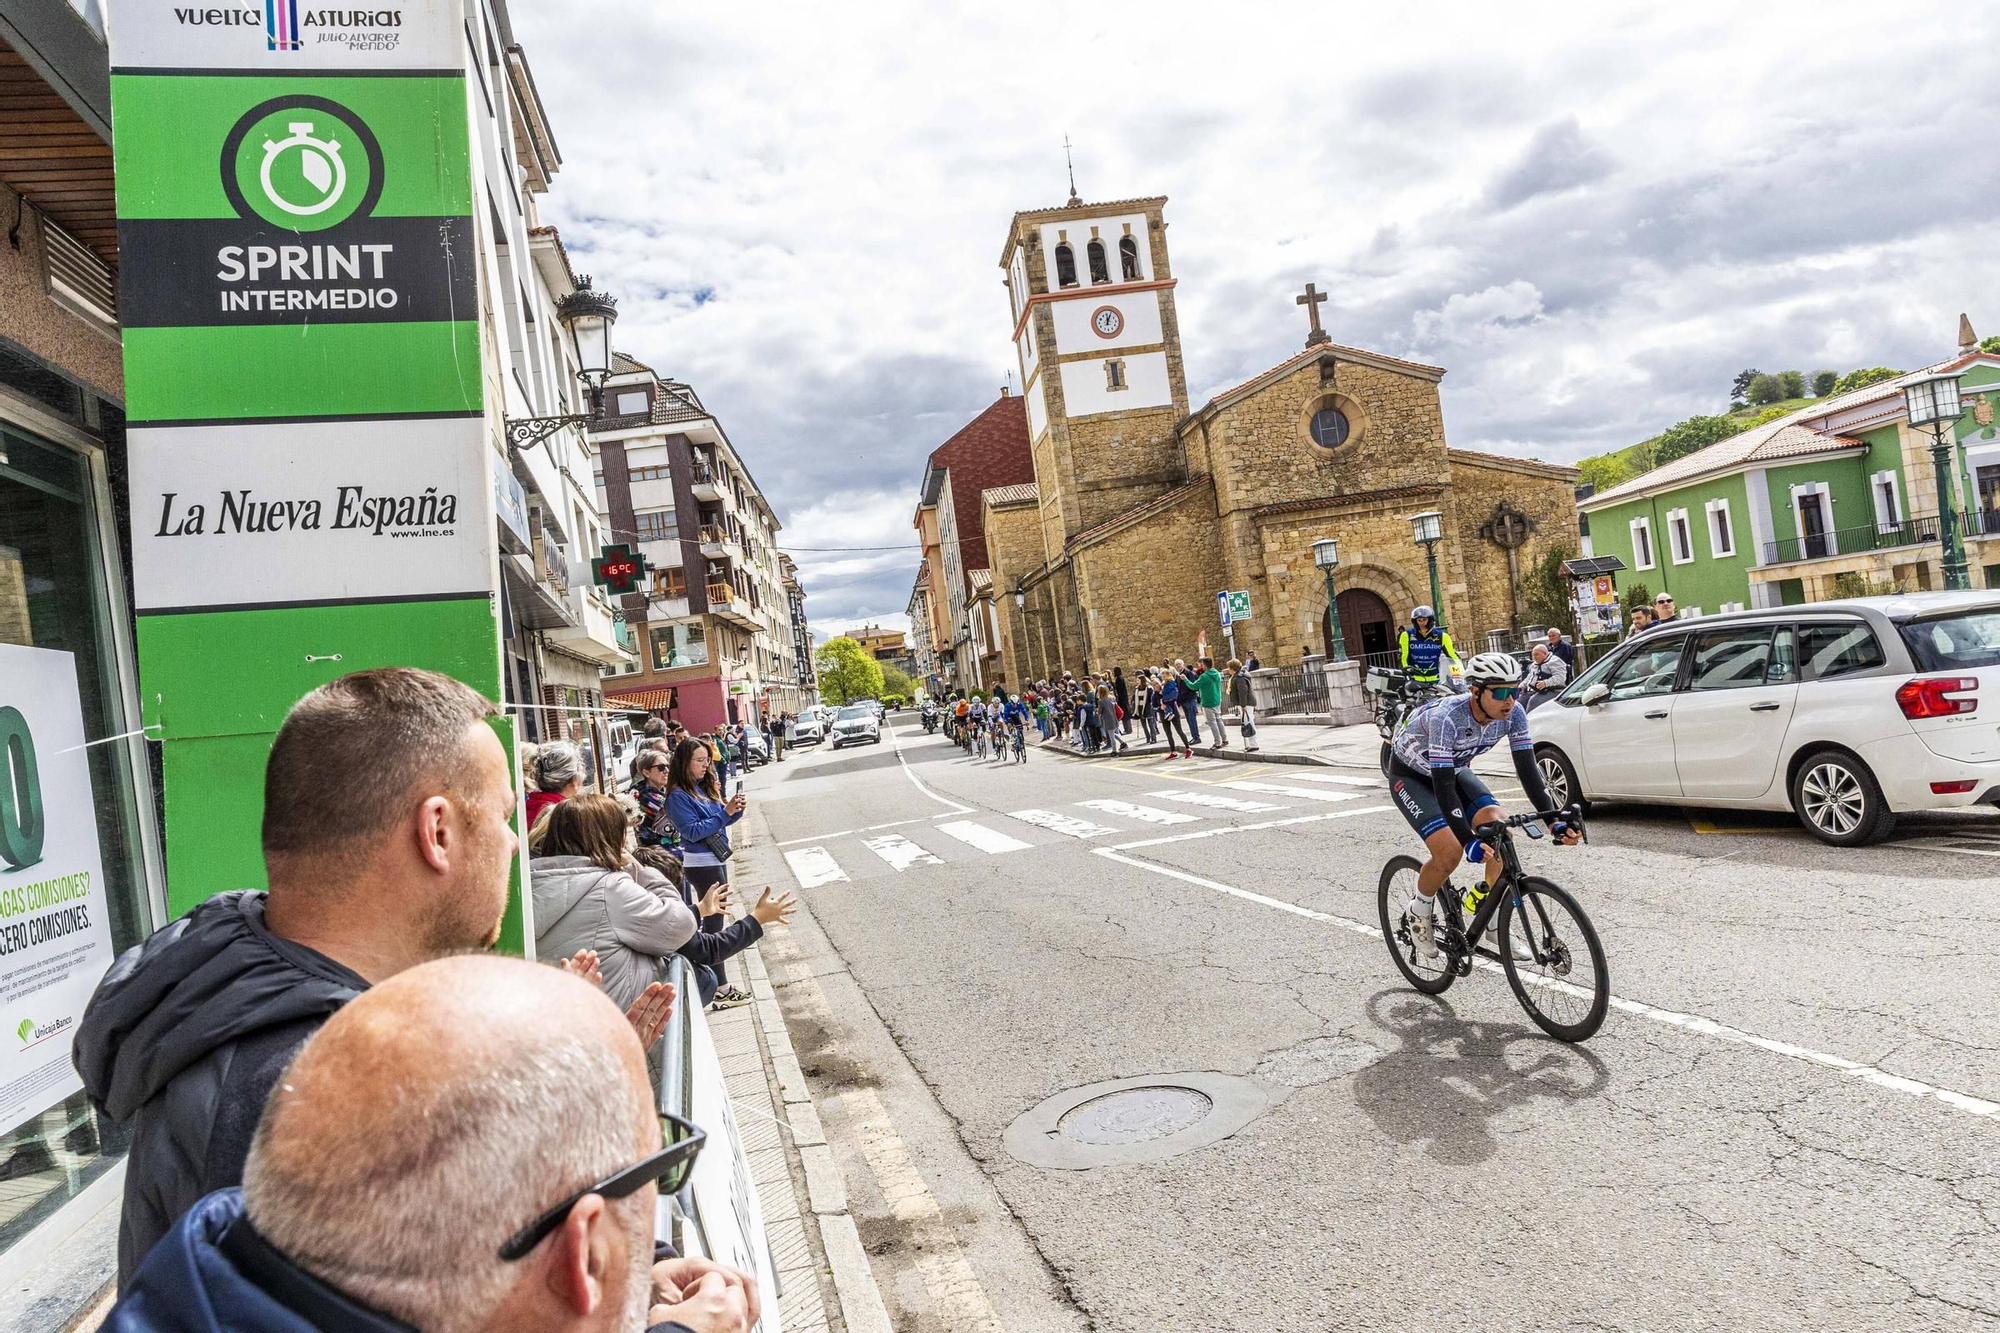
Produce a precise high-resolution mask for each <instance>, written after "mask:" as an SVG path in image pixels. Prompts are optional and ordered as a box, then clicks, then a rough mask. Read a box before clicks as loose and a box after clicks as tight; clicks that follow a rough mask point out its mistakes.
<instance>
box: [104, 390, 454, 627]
mask: <svg viewBox="0 0 2000 1333" xmlns="http://www.w3.org/2000/svg"><path fill="white" fill-rule="evenodd" d="M249 432H268V433H269V435H270V438H269V439H268V440H266V441H263V444H264V445H266V446H268V447H257V446H256V445H254V444H253V445H246V444H245V437H246V433H249ZM464 439H465V423H464V422H463V421H461V420H458V419H455V418H444V419H437V420H422V419H417V420H409V421H380V422H367V423H360V424H357V423H355V422H351V421H313V422H289V423H281V424H270V425H255V426H166V427H155V428H152V429H148V430H147V431H146V432H145V447H144V448H135V449H133V450H132V456H131V479H132V480H131V487H132V489H131V496H132V545H133V548H134V553H133V561H132V572H133V579H134V582H135V584H136V588H135V593H136V597H135V601H136V603H137V607H138V609H139V610H141V611H162V610H192V609H196V608H200V607H210V606H218V605H225V606H257V605H261V604H268V603H272V602H285V603H293V604H296V603H301V602H342V601H371V602H372V601H384V600H393V599H395V598H399V597H445V596H453V595H456V596H461V597H465V596H481V597H483V596H485V595H486V593H487V591H488V590H489V588H490V587H491V575H490V574H489V573H488V572H487V571H488V567H487V560H488V552H489V550H490V549H491V536H490V529H491V528H492V526H493V520H492V517H491V511H492V502H491V501H490V500H488V499H487V496H488V495H489V494H491V491H492V481H491V478H490V477H489V476H488V475H487V473H486V472H485V471H484V468H485V467H486V463H485V460H484V458H483V457H482V456H481V455H480V454H478V453H474V452H472V451H469V450H467V449H465V448H464V447H463V443H464ZM218 570H227V571H229V577H228V578H227V579H219V578H218V577H217V571H218Z"/></svg>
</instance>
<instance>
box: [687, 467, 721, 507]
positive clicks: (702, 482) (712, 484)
mask: <svg viewBox="0 0 2000 1333" xmlns="http://www.w3.org/2000/svg"><path fill="white" fill-rule="evenodd" d="M692 480H693V484H694V494H695V498H696V499H697V500H708V501H712V502H714V503H717V504H720V503H722V502H723V501H725V500H728V499H729V498H730V490H729V479H728V478H727V477H725V476H723V475H722V470H721V469H720V468H718V467H716V466H715V464H713V463H705V462H703V461H702V460H701V459H699V458H697V459H695V462H694V477H693V479H692Z"/></svg>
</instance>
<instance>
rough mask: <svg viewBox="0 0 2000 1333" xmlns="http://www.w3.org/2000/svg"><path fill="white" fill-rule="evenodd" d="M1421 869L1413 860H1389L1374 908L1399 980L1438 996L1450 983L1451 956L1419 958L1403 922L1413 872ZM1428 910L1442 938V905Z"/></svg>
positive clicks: (1412, 894) (1441, 952)
mask: <svg viewBox="0 0 2000 1333" xmlns="http://www.w3.org/2000/svg"><path fill="white" fill-rule="evenodd" d="M1422 869H1423V862H1421V861H1419V860H1417V858H1416V857H1414V856H1392V857H1390V858H1389V864H1387V865H1385V866H1383V867H1382V882H1381V884H1380V886H1379V887H1378V888H1377V889H1376V893H1375V908H1376V911H1377V913H1378V914H1379V915H1380V917H1381V921H1382V942H1383V943H1385V944H1387V945H1388V946H1389V956H1390V957H1391V958H1393V959H1395V960H1396V970H1397V971H1398V972H1401V973H1402V974H1403V980H1405V981H1407V982H1409V983H1410V984H1411V985H1412V986H1415V987H1416V988H1417V989H1418V990H1420V991H1422V992H1423V993H1424V994H1426V995H1442V994H1443V993H1444V991H1445V988H1446V987H1448V986H1450V985H1451V982H1452V977H1453V972H1452V966H1451V955H1450V954H1449V953H1446V952H1445V951H1444V950H1443V948H1442V947H1440V948H1439V950H1438V956H1437V957H1435V958H1424V957H1422V956H1420V955H1419V954H1418V953H1417V946H1416V945H1415V944H1413V943H1411V942H1410V933H1409V927H1408V926H1407V925H1405V924H1404V919H1403V918H1404V913H1405V912H1406V911H1407V910H1408V909H1409V906H1410V900H1411V899H1413V898H1415V897H1416V896H1417V872H1418V871H1420V870H1422ZM1432 910H1433V911H1434V912H1435V913H1436V921H1437V926H1438V928H1439V929H1438V934H1440V935H1442V934H1443V933H1444V931H1443V929H1442V927H1443V925H1444V904H1442V903H1439V904H1437V906H1436V907H1434V908H1433V909H1432Z"/></svg>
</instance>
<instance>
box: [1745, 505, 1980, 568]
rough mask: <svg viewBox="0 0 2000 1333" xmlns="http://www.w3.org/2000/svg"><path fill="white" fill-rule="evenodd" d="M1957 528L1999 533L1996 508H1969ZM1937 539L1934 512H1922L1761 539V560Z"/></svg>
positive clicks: (1786, 560)
mask: <svg viewBox="0 0 2000 1333" xmlns="http://www.w3.org/2000/svg"><path fill="white" fill-rule="evenodd" d="M1958 530H1959V532H1960V533H1961V534H1963V535H1965V536H1968V537H1980V536H2000V510H1996V509H1983V510H1982V509H1970V510H1966V511H1965V512H1963V513H1961V514H1959V515H1958ZM1937 540H1938V516H1937V515H1936V514H1923V515H1920V516H1918V517H1916V518H1907V519H1904V520H1903V521H1902V522H1900V523H1871V524H1868V525H1867V526H1866V527H1856V528H1834V529H1832V530H1831V531H1829V532H1815V533H1807V534H1805V535H1803V536H1798V537H1783V538H1780V539H1778V540H1777V541H1770V542H1765V543H1764V563H1765V564H1767V565H1783V564H1790V563H1791V562H1792V561H1794V560H1825V559H1829V558H1832V557H1836V556H1843V555H1859V554H1862V553H1864V552H1868V551H1887V550H1891V549H1893V548H1895V547H1898V546H1928V545H1931V544H1932V543H1934V542H1936V541H1937Z"/></svg>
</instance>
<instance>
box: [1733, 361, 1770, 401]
mask: <svg viewBox="0 0 2000 1333" xmlns="http://www.w3.org/2000/svg"><path fill="white" fill-rule="evenodd" d="M1762 373H1763V372H1762V371H1760V370H1754V369H1752V370H1739V371H1737V372H1736V379H1735V380H1734V382H1732V383H1731V384H1730V386H1729V400H1730V401H1731V402H1748V401H1749V398H1750V381H1752V380H1754V379H1756V378H1757V376H1759V375H1761V374H1762Z"/></svg>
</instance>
